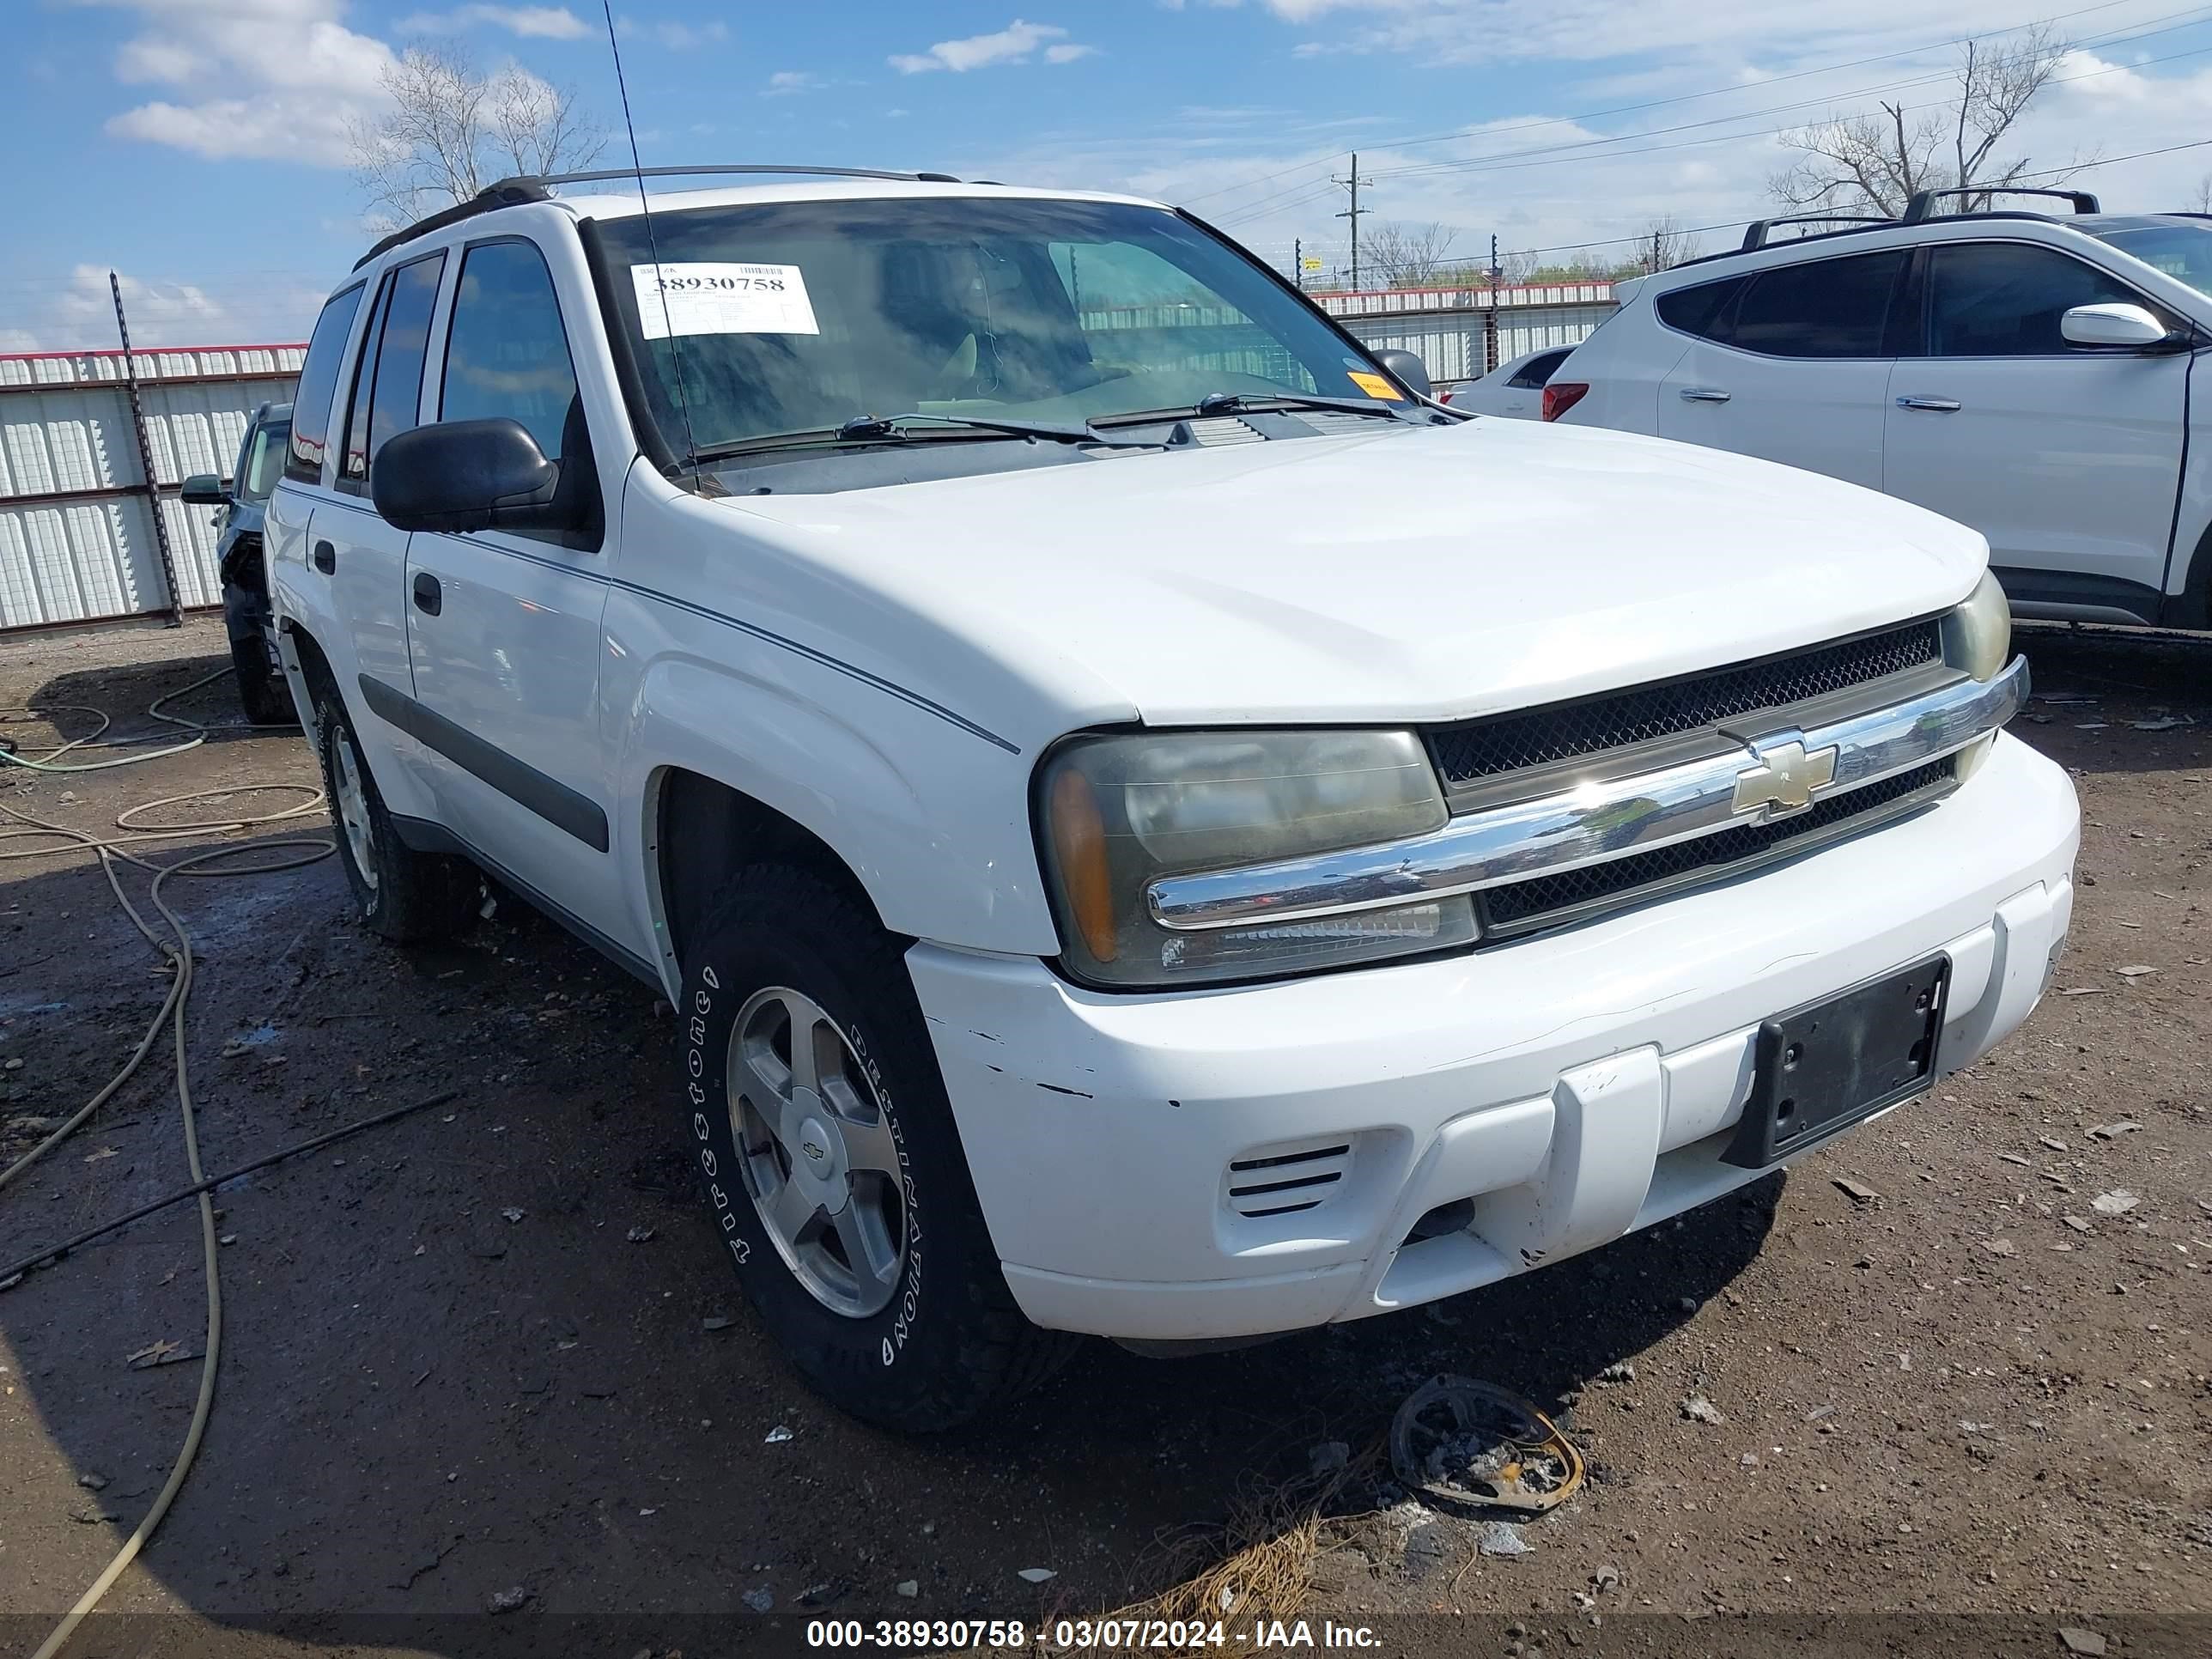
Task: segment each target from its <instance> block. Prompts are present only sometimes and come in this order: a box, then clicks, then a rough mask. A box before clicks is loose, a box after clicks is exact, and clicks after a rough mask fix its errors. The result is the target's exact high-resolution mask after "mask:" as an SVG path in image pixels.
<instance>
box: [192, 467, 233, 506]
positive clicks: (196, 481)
mask: <svg viewBox="0 0 2212 1659" xmlns="http://www.w3.org/2000/svg"><path fill="white" fill-rule="evenodd" d="M180 493H181V494H182V495H183V496H184V498H185V506H187V507H228V506H229V505H230V492H229V491H228V489H224V488H223V487H222V479H220V478H218V477H216V475H215V474H214V473H212V472H195V473H193V474H192V475H191V477H188V478H186V479H185V485H184V489H183V490H182V491H181V492H180Z"/></svg>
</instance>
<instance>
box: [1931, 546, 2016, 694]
mask: <svg viewBox="0 0 2212 1659" xmlns="http://www.w3.org/2000/svg"><path fill="white" fill-rule="evenodd" d="M1943 654H1944V656H1945V657H1947V658H1948V659H1949V660H1950V663H1951V665H1952V666H1953V667H1954V668H1963V669H1965V670H1966V672H1968V673H1969V674H1972V676H1973V677H1974V678H1976V679H1978V680H1993V679H1995V678H1996V677H1997V675H1998V673H1999V671H2002V669H2003V667H2004V665H2006V664H2007V663H2008V662H2010V661H2011V660H2012V606H2011V605H2009V604H2008V603H2007V602H2006V600H2005V595H2004V589H2003V588H2002V587H2000V586H1997V579H1996V577H1995V576H1992V575H1990V574H1989V573H1988V572H1987V571H1984V572H1983V573H1982V579H1981V580H1980V581H1979V582H1978V583H1976V584H1975V586H1974V591H1973V592H1971V593H1969V594H1968V595H1966V603H1965V604H1964V605H1960V607H1959V608H1958V609H1957V610H1956V611H1953V612H1952V613H1951V614H1950V616H1949V617H1947V618H1945V619H1944V623H1943Z"/></svg>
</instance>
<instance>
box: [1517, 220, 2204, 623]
mask: <svg viewBox="0 0 2212 1659" xmlns="http://www.w3.org/2000/svg"><path fill="white" fill-rule="evenodd" d="M1981 193H1982V192H1976V194H1977V195H1980V194H1981ZM1958 194H1960V192H1957V191H1931V192H1928V193H1925V194H1923V195H1922V196H1918V197H1914V198H1913V201H1912V204H1911V206H1910V207H1909V208H1908V209H1907V210H1906V211H1905V215H1904V216H1903V217H1902V218H1900V219H1898V220H1895V221H1887V220H1876V221H1872V222H1865V223H1853V224H1851V225H1850V228H1847V229H1842V230H1832V231H1828V232H1826V233H1823V234H1814V235H1808V236H1806V237H1804V238H1802V240H1794V241H1784V242H1772V241H1770V240H1768V233H1769V231H1770V229H1771V227H1772V226H1774V225H1780V224H1790V223H1797V222H1800V221H1799V220H1797V219H1787V220H1776V221H1771V222H1765V223H1761V224H1756V225H1753V227H1752V228H1751V229H1750V230H1749V232H1748V233H1747V234H1746V236H1745V239H1744V248H1743V250H1742V251H1740V252H1735V253H1729V254H1721V255H1716V256H1713V257H1711V258H1705V259H1700V260H1695V261H1692V263H1690V264H1685V265H1680V266H1677V267H1675V268H1674V270H1666V271H1662V272H1660V273H1658V274H1657V275H1656V276H1648V277H1645V278H1644V279H1643V280H1642V281H1641V282H1640V283H1638V286H1637V288H1636V289H1635V290H1634V292H1633V293H1632V294H1631V295H1629V296H1628V297H1627V299H1626V302H1625V303H1624V304H1623V306H1622V308H1621V309H1620V311H1619V312H1618V313H1615V314H1614V315H1613V316H1612V317H1610V318H1608V319H1607V320H1606V322H1605V323H1604V324H1603V325H1601V327H1600V328H1599V329H1598V331H1596V332H1595V334H1593V335H1592V336H1591V337H1589V339H1588V340H1586V341H1584V342H1583V343H1582V344H1581V345H1579V346H1577V348H1576V349H1575V355H1574V359H1573V367H1572V368H1571V371H1570V372H1568V373H1566V374H1561V375H1560V376H1559V377H1558V379H1556V380H1554V381H1553V384H1552V386H1550V387H1549V388H1548V390H1547V416H1546V418H1547V419H1557V420H1560V421H1563V422H1568V423H1571V424H1573V425H1577V426H1604V427H1612V428H1616V429H1617V430H1620V431H1625V432H1645V433H1652V434H1656V435H1657V436H1659V437H1662V438H1680V439H1682V440H1684V441H1687V442H1690V443H1698V444H1709V445H1711V446H1712V447H1715V448H1718V449H1728V450H1733V451H1735V452H1736V453H1738V454H1743V455H1758V456H1763V457H1765V459H1768V460H1775V461H1786V462H1788V463H1789V464H1790V465H1792V466H1802V467H1809V468H1810V469H1812V470H1813V471H1816V472H1825V473H1827V474H1828V475H1829V476H1830V477H1837V478H1844V479H1847V480H1849V481H1850V482H1851V483H1860V484H1865V485H1867V486H1868V487H1869V488H1870V489H1880V490H1883V491H1886V492H1887V494H1889V495H1896V496H1899V497H1900V498H1902V499H1904V500H1905V501H1917V502H1918V503H1919V504H1920V505H1922V506H1923V507H1932V508H1933V509H1934V510H1935V511H1936V512H1938V513H1942V514H1944V515H1945V516H1946V517H1948V518H1953V519H1956V520H1959V521H1960V523H1962V524H1966V525H1970V526H1972V527H1973V528H1974V529H1976V530H1978V531H1980V532H1982V533H1983V534H1984V536H1986V537H1987V538H1989V543H1990V562H1991V564H1992V565H1993V566H1994V567H1995V568H1996V573H1997V575H1998V577H1999V579H2000V580H2002V582H2003V583H2004V587H2005V592H2006V593H2007V594H2008V596H2009V597H2010V599H2011V601H2012V605H2013V608H2014V610H2015V611H2018V612H2020V613H2021V614H2022V615H2025V616H2034V617H2061V618H2073V619H2078V620H2086V621H2105V622H2142V623H2163V624H2165V625H2166V626H2169V627H2180V628H2206V627H2212V608H2208V607H2212V445H2207V444H2205V443H2203V442H2200V441H2196V440H2195V436H2194V435H2195V433H2196V432H2197V431H2200V430H2207V429H2208V427H2207V421H2206V416H2205V413H2204V410H2203V409H2202V408H2199V407H2197V405H2196V404H2195V400H2194V395H2193V392H2194V386H2193V382H2194V377H2195V374H2196V369H2197V362H2199V360H2200V359H2201V358H2202V356H2203V353H2204V349H2205V348H2206V347H2207V346H2212V219H2208V217H2207V216H2204V215H2201V214H2182V213H2170V214H2142V215H2115V214H2106V213H2101V212H2100V211H2099V210H2098V204H2097V202H2096V199H2095V198H2094V197H2090V196H2087V195H2084V194H2081V192H2078V191H1998V192H1996V194H1997V195H1998V196H1999V197H2004V198H2010V197H2038V196H2057V197H2062V198H2063V199H2065V200H2066V201H2068V202H2069V204H2072V205H2073V206H2074V207H2075V209H2076V210H2078V213H2079V215H2080V216H2077V217H2069V218H2056V217H2051V216H2046V215H2042V214H2038V213H2032V212H2024V211H2013V210H1997V211H1980V212H1971V213H1951V214H1946V213H1939V212H1937V211H1936V209H1937V208H1938V207H1939V206H1940V205H1941V204H1942V201H1943V200H1944V199H1945V198H1947V197H1952V196H1956V195H1958ZM1814 222H1824V223H1831V224H1832V223H1835V222H1836V221H1835V220H1834V219H1833V218H1826V219H1815V220H1814ZM2205 407H2207V408H2212V398H2208V402H2207V404H2206V405H2205Z"/></svg>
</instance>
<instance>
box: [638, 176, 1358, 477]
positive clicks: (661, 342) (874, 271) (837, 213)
mask: <svg viewBox="0 0 2212 1659" xmlns="http://www.w3.org/2000/svg"><path fill="white" fill-rule="evenodd" d="M601 228H602V231H603V234H604V235H605V241H606V246H607V252H608V258H609V264H610V266H611V276H612V280H613V283H614V286H615V289H616V290H617V291H616V295H615V300H616V303H617V307H618V308H619V309H620V310H621V312H622V313H623V319H624V321H625V322H626V324H627V325H628V326H629V329H630V331H631V332H632V335H633V337H634V338H635V339H636V340H638V341H640V342H641V343H642V349H641V352H640V354H639V356H640V362H641V368H642V369H643V372H644V377H645V380H646V383H647V396H648V397H649V398H650V400H651V403H652V405H653V412H654V415H655V416H656V417H657V418H658V419H659V422H660V426H661V430H662V432H663V434H664V435H665V437H666V438H667V440H668V447H669V448H670V449H671V451H673V452H674V453H678V454H679V455H681V454H686V453H701V452H703V451H707V450H710V449H714V448H717V447H721V446H724V445H727V444H732V443H738V442H742V441H745V440H747V439H751V438H761V437H766V436H769V435H775V434H781V433H792V432H803V431H811V430H816V429H819V428H835V427H836V426H839V425H841V424H842V423H843V422H846V421H848V420H850V419H852V418H853V417H854V416H858V415H899V414H908V413H921V414H930V415H944V416H973V417H976V418H999V419H1010V418H1013V419H1020V420H1024V421H1031V422H1057V423H1068V424H1075V425H1080V424H1081V423H1082V422H1085V421H1086V420H1098V419H1104V418H1110V417H1112V416H1116V415H1125V414H1131V413H1134V412H1136V411H1139V410H1160V409H1182V408H1188V407H1189V406H1191V405H1194V404H1196V403H1197V402H1198V400H1199V399H1200V398H1204V397H1206V396H1208V395H1209V394H1211V393H1214V392H1231V393H1243V394H1245V395H1247V396H1251V397H1255V398H1256V397H1265V396H1267V395H1268V394H1270V393H1274V394H1280V395H1302V396H1307V397H1311V396H1315V395H1320V396H1325V397H1336V398H1384V399H1388V400H1389V401H1392V402H1400V401H1402V399H1401V394H1400V393H1399V392H1397V390H1396V389H1395V387H1394V386H1392V385H1391V384H1390V383H1389V381H1388V380H1384V379H1383V377H1382V376H1381V375H1380V374H1378V373H1377V371H1376V366H1375V364H1374V363H1373V362H1371V361H1370V360H1369V359H1368V358H1367V357H1365V356H1361V355H1359V354H1358V353H1357V352H1356V350H1354V349H1352V348H1350V347H1348V346H1347V345H1346V343H1345V341H1344V339H1343V337H1341V336H1340V335H1338V334H1337V333H1336V332H1335V331H1334V330H1333V329H1331V328H1330V327H1329V326H1328V325H1327V324H1325V323H1324V322H1322V320H1321V319H1319V318H1317V317H1316V316H1315V315H1314V314H1313V313H1311V312H1310V311H1309V310H1308V309H1307V308H1306V307H1304V305H1302V304H1301V303H1300V302H1299V301H1298V300H1297V297H1296V296H1295V295H1291V294H1289V293H1286V292H1285V290H1284V289H1282V288H1281V287H1279V285H1278V284H1277V283H1275V282H1274V280H1273V278H1272V277H1271V276H1269V275H1268V273H1267V271H1265V270H1262V269H1261V268H1260V267H1258V266H1256V265H1255V264H1253V263H1252V262H1251V261H1250V260H1249V259H1248V258H1245V256H1243V254H1241V253H1239V252H1237V251H1236V250H1235V249H1233V248H1231V247H1230V246H1227V245H1225V244H1224V243H1223V242H1221V241H1219V240H1216V239H1215V238H1214V237H1212V236H1210V235H1208V234H1206V233H1205V232H1204V231H1201V230H1200V229H1198V228H1195V227H1194V226H1193V225H1191V224H1189V223H1188V222H1185V221H1183V220H1182V219H1180V218H1178V217H1176V216H1175V215H1174V214H1172V213H1170V212H1167V211H1165V210H1162V209H1158V208H1146V207H1134V206H1127V205H1123V204H1115V203H1095V202H1059V201H1035V200H1029V201H1024V200H996V199H991V198H977V197H939V198H927V199H918V200H917V199H904V200H900V199H892V200H874V201H827V202H824V201H816V202H781V203H763V204H748V205H744V206H738V207H717V208H694V209H690V210H683V211H678V212H669V213H656V214H654V215H653V226H652V235H653V239H654V243H653V244H648V242H647V229H646V225H645V222H644V221H643V219H641V218H625V219H619V220H613V221H609V222H605V223H603V225H602V227H601ZM654 245H657V246H658V250H659V276H658V279H656V276H655V271H654V263H653V246H654ZM664 301H665V306H666V310H665V313H664V311H663V304H664ZM671 325H673V327H672V332H671ZM678 347H680V348H681V355H680V361H679V357H678V349H677V348H678ZM679 376H680V379H681V385H682V389H683V399H684V404H686V405H688V409H689V413H690V435H689V437H688V438H687V437H686V435H685V422H684V415H683V413H682V412H680V411H679V409H678V393H677V387H678V379H679Z"/></svg>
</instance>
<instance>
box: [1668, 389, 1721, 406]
mask: <svg viewBox="0 0 2212 1659" xmlns="http://www.w3.org/2000/svg"><path fill="white" fill-rule="evenodd" d="M1680 396H1681V399H1682V401H1683V402H1684V403H1686V404H1724V403H1726V402H1727V401H1728V400H1729V395H1728V393H1727V392H1723V391H1722V390H1721V389H1720V388H1719V387H1718V386H1684V387H1683V388H1682V390H1681V393H1680Z"/></svg>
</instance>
